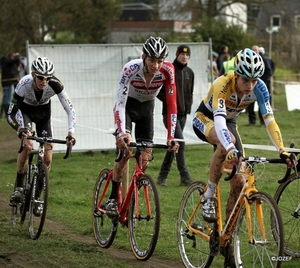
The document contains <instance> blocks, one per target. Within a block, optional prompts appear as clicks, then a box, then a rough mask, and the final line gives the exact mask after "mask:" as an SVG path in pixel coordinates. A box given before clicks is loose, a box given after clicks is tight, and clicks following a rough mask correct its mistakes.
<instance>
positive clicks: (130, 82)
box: [114, 59, 177, 139]
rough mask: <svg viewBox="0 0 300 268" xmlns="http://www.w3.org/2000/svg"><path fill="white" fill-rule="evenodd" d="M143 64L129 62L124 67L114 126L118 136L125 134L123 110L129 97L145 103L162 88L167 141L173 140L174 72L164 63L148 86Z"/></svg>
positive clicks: (170, 66) (174, 113)
mask: <svg viewBox="0 0 300 268" xmlns="http://www.w3.org/2000/svg"><path fill="white" fill-rule="evenodd" d="M143 67H144V63H143V60H142V59H135V60H132V61H129V62H128V63H127V64H125V65H124V67H123V70H122V73H121V79H120V82H119V89H118V95H117V101H116V103H115V106H114V118H115V126H116V128H117V130H118V133H119V135H122V134H125V133H126V130H125V127H126V122H125V113H126V111H125V108H126V102H127V98H128V97H131V98H134V99H136V100H138V101H140V102H141V103H142V102H146V101H152V100H155V97H156V96H157V95H158V93H159V91H160V90H161V88H162V86H163V85H164V86H165V88H166V103H167V124H168V137H167V138H168V139H173V138H174V134H175V127H176V121H177V105H176V84H175V71H174V67H173V65H172V63H170V62H167V61H165V62H164V63H163V66H162V67H161V69H160V70H159V71H158V72H157V73H156V74H155V75H154V76H153V77H152V79H151V81H150V83H149V85H148V86H147V85H146V79H145V76H144V72H143Z"/></svg>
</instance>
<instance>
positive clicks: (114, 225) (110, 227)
mask: <svg viewBox="0 0 300 268" xmlns="http://www.w3.org/2000/svg"><path fill="white" fill-rule="evenodd" d="M110 172H111V170H110V169H108V168H105V169H103V170H102V171H101V172H100V174H99V176H98V178H97V180H96V184H95V187H94V194H93V209H92V218H93V231H94V236H95V239H96V242H97V244H98V245H99V246H100V247H102V248H109V247H110V246H111V244H112V243H113V241H114V239H115V236H116V233H117V229H118V223H119V222H118V221H116V220H113V219H111V218H109V217H108V216H107V215H106V214H104V213H102V212H100V211H98V209H97V204H98V201H99V198H100V196H101V195H102V194H103V191H105V193H104V199H103V200H104V201H107V200H108V198H109V195H110V191H107V190H105V187H104V186H105V184H106V180H107V178H108V174H109V173H110ZM108 186H110V182H109V185H108ZM107 189H108V190H109V189H110V187H108V188H107Z"/></svg>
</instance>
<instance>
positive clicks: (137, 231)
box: [128, 174, 160, 261]
mask: <svg viewBox="0 0 300 268" xmlns="http://www.w3.org/2000/svg"><path fill="white" fill-rule="evenodd" d="M135 187H136V188H135V190H134V191H133V194H132V197H131V203H130V209H129V213H128V231H129V237H130V245H131V249H132V252H133V254H134V256H135V257H136V258H137V259H138V260H144V261H145V260H148V259H149V258H150V257H151V255H152V253H153V251H154V249H155V247H156V243H157V239H158V234H159V225H160V206H159V196H158V191H157V188H156V185H155V183H154V181H153V179H152V178H151V177H150V176H149V175H147V174H144V175H142V176H141V177H139V178H138V179H137V181H136V186H135ZM136 190H137V191H138V192H137V193H135V191H136Z"/></svg>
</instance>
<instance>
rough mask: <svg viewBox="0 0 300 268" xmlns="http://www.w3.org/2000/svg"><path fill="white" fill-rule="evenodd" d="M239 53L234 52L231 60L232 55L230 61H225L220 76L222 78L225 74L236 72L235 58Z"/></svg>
mask: <svg viewBox="0 0 300 268" xmlns="http://www.w3.org/2000/svg"><path fill="white" fill-rule="evenodd" d="M238 52H239V51H238V50H236V51H234V52H233V54H232V57H231V58H230V54H229V53H228V60H226V61H223V64H222V68H221V70H220V75H219V76H221V75H223V74H230V73H233V72H234V60H235V56H236V54H237V53H238Z"/></svg>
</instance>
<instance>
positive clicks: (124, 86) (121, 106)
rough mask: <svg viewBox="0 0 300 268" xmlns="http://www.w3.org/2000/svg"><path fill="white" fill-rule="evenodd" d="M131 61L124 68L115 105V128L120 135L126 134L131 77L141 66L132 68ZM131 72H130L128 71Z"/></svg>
mask: <svg viewBox="0 0 300 268" xmlns="http://www.w3.org/2000/svg"><path fill="white" fill-rule="evenodd" d="M130 67H131V61H130V62H128V63H126V64H125V65H124V67H123V69H122V72H121V77H120V81H119V88H118V94H117V100H116V102H115V105H114V109H113V112H114V120H115V128H116V129H117V131H118V136H119V137H120V136H123V135H125V134H126V120H125V114H126V111H125V108H126V103H127V99H128V93H129V88H130V81H131V80H130V79H132V78H133V77H134V74H135V73H136V72H137V71H138V70H139V68H137V66H136V68H135V71H134V72H133V71H130V72H129V71H128V70H131V68H130ZM128 72H129V73H128Z"/></svg>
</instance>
